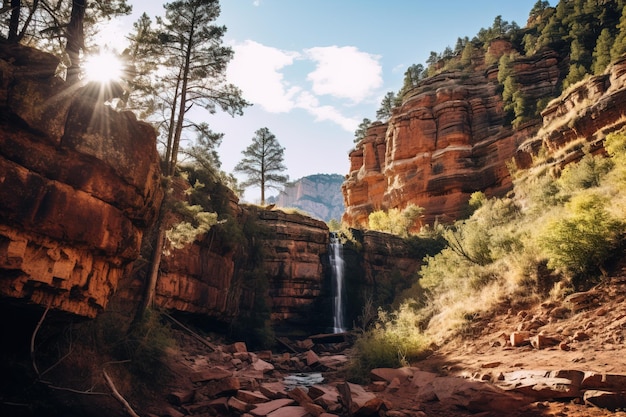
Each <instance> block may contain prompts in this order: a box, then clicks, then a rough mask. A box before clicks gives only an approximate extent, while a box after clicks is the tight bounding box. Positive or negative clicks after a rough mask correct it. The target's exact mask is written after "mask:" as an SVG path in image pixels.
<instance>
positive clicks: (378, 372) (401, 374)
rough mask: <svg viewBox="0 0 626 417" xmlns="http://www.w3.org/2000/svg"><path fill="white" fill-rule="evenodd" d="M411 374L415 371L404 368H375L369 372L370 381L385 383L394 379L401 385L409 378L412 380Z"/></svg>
mask: <svg viewBox="0 0 626 417" xmlns="http://www.w3.org/2000/svg"><path fill="white" fill-rule="evenodd" d="M413 372H415V369H413V368H409V367H404V368H376V369H372V370H371V371H370V378H372V381H386V382H391V381H393V380H394V378H398V379H399V380H400V382H401V383H405V382H406V381H408V380H409V379H410V378H413Z"/></svg>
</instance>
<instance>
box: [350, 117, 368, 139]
mask: <svg viewBox="0 0 626 417" xmlns="http://www.w3.org/2000/svg"><path fill="white" fill-rule="evenodd" d="M371 125H372V121H371V120H370V119H367V118H365V119H363V121H362V122H361V123H360V124H359V126H358V127H357V129H356V131H355V132H354V143H359V142H360V141H362V140H363V138H365V135H367V129H368V128H369V127H370V126H371Z"/></svg>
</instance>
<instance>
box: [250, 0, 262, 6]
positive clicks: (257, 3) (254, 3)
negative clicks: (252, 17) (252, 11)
mask: <svg viewBox="0 0 626 417" xmlns="http://www.w3.org/2000/svg"><path fill="white" fill-rule="evenodd" d="M252 5H253V6H257V7H258V6H260V5H261V0H254V1H253V2H252Z"/></svg>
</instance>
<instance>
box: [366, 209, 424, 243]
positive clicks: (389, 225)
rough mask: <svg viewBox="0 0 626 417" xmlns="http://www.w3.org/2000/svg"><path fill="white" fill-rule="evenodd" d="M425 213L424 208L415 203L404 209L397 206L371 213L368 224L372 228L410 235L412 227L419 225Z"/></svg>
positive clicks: (400, 234)
mask: <svg viewBox="0 0 626 417" xmlns="http://www.w3.org/2000/svg"><path fill="white" fill-rule="evenodd" d="M423 214H424V208H423V207H419V206H416V205H415V204H409V205H407V206H406V207H405V208H404V209H403V210H399V209H397V208H392V209H389V211H387V212H385V211H383V210H377V211H374V212H372V213H370V215H369V217H368V226H369V228H370V229H371V230H378V231H380V232H387V233H393V234H395V235H399V236H405V237H406V236H409V234H410V231H411V229H413V228H415V227H416V226H418V225H421V224H420V222H419V219H420V217H422V215H423Z"/></svg>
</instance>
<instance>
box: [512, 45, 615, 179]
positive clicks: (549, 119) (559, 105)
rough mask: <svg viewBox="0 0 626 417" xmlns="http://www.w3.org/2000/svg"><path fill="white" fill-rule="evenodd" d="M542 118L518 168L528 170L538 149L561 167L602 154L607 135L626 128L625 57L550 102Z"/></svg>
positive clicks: (521, 149) (519, 158)
mask: <svg viewBox="0 0 626 417" xmlns="http://www.w3.org/2000/svg"><path fill="white" fill-rule="evenodd" d="M541 116H542V119H543V124H542V126H541V129H540V130H539V132H538V133H537V135H535V136H532V137H529V138H528V139H527V140H525V141H524V142H523V143H522V144H521V145H520V147H519V151H518V153H517V155H516V162H517V165H518V166H519V167H520V168H525V169H527V168H531V167H532V164H533V160H532V157H531V156H535V155H537V154H538V153H539V150H540V149H541V148H544V149H545V151H546V160H549V161H551V162H550V163H551V164H553V165H557V166H561V167H562V166H564V165H566V164H567V163H569V162H572V161H576V160H578V159H580V158H581V157H582V156H583V155H584V152H585V151H591V152H599V151H602V149H603V140H604V138H605V137H606V135H607V134H609V133H611V132H613V131H616V130H619V129H621V128H622V127H624V125H625V124H626V57H622V59H619V60H617V61H616V62H614V63H613V64H612V65H611V66H609V67H608V68H607V70H606V71H605V73H604V74H602V75H597V76H594V77H589V78H587V79H586V80H585V81H584V82H582V83H578V84H576V85H574V86H573V87H571V88H570V89H568V90H567V91H565V92H564V93H563V94H562V95H561V96H560V97H558V98H556V99H554V100H552V101H551V102H550V103H549V105H548V106H547V107H546V109H545V110H544V111H543V112H542V113H541Z"/></svg>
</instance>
